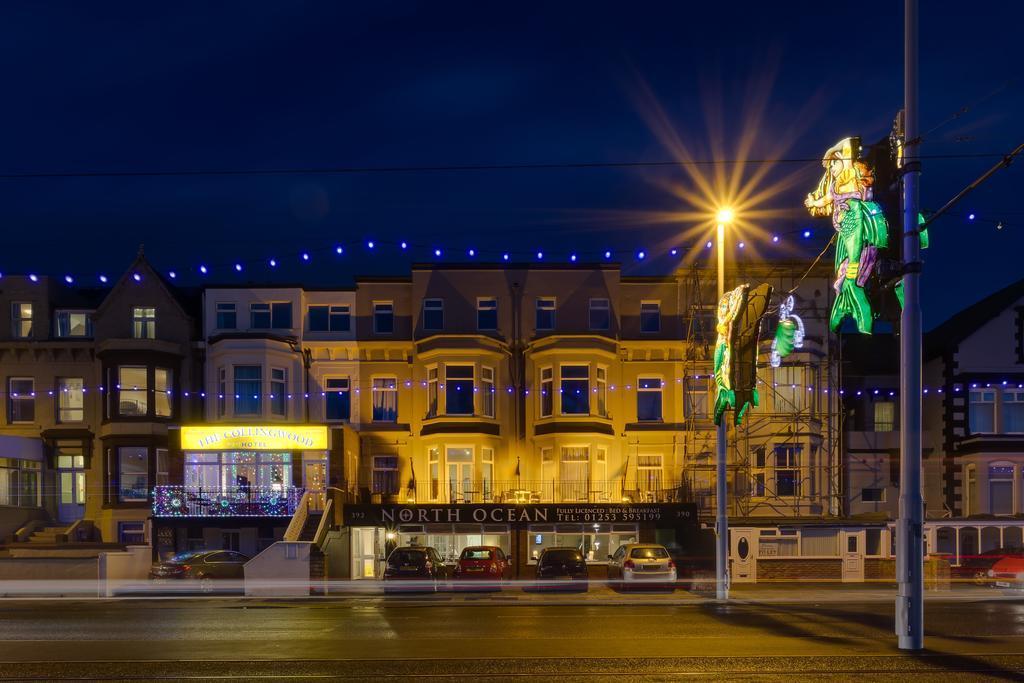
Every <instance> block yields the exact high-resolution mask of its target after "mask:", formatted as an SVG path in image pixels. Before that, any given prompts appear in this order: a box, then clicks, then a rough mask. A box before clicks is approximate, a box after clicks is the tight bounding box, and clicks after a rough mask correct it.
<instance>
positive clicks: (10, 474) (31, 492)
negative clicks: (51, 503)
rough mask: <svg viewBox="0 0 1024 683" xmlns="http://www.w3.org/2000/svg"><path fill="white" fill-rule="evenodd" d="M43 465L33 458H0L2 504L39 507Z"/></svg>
mask: <svg viewBox="0 0 1024 683" xmlns="http://www.w3.org/2000/svg"><path fill="white" fill-rule="evenodd" d="M41 467H42V465H41V463H38V462H33V461H31V460H21V459H18V458H0V505H10V506H14V507H18V506H20V507H38V506H39V504H40V501H39V474H40V469H41ZM83 474H84V473H83Z"/></svg>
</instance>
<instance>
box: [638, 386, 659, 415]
mask: <svg viewBox="0 0 1024 683" xmlns="http://www.w3.org/2000/svg"><path fill="white" fill-rule="evenodd" d="M636 419H637V420H638V421H640V422H657V421H659V420H661V419H662V417H661V378H660V377H641V378H639V379H638V380H637V382H636Z"/></svg>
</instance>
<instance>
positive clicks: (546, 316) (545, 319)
mask: <svg viewBox="0 0 1024 683" xmlns="http://www.w3.org/2000/svg"><path fill="white" fill-rule="evenodd" d="M536 328H537V329H538V330H553V329H555V298H554V297H540V298H538V299H537V325H536Z"/></svg>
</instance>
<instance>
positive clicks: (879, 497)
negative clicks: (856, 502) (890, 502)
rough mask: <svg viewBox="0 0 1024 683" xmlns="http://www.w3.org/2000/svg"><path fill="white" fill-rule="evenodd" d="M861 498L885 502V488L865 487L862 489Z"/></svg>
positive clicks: (872, 501)
mask: <svg viewBox="0 0 1024 683" xmlns="http://www.w3.org/2000/svg"><path fill="white" fill-rule="evenodd" d="M860 499H861V500H862V501H864V502H865V503H884V502H885V489H884V488H877V487H873V488H869V487H865V488H862V489H861V490H860Z"/></svg>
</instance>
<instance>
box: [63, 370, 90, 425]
mask: <svg viewBox="0 0 1024 683" xmlns="http://www.w3.org/2000/svg"><path fill="white" fill-rule="evenodd" d="M76 396H77V398H78V401H77V406H76V405H74V402H73V401H72V399H73V398H74V397H76ZM68 402H71V403H70V404H68V405H65V404H66V403H68ZM57 422H59V423H61V424H66V423H69V422H85V380H84V378H82V377H58V378H57Z"/></svg>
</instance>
